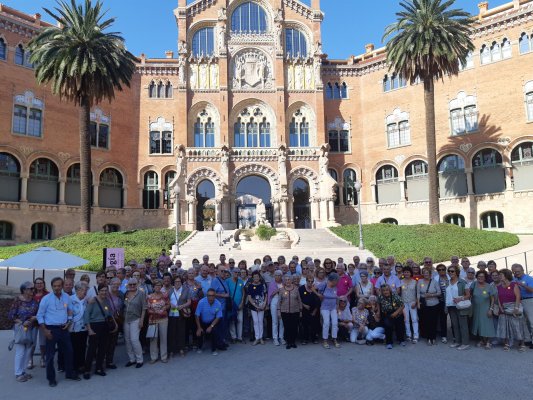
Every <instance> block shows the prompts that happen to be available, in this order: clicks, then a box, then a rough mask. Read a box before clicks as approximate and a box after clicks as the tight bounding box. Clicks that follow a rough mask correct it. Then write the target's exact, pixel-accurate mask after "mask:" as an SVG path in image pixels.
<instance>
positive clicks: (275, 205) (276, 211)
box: [270, 200, 280, 226]
mask: <svg viewBox="0 0 533 400" xmlns="http://www.w3.org/2000/svg"><path fill="white" fill-rule="evenodd" d="M270 202H271V203H272V207H273V209H274V226H277V225H278V224H279V222H280V215H279V213H280V209H279V202H278V201H277V200H271V201H270Z"/></svg>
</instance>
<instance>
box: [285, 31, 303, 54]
mask: <svg viewBox="0 0 533 400" xmlns="http://www.w3.org/2000/svg"><path fill="white" fill-rule="evenodd" d="M285 54H286V55H288V56H289V57H291V58H299V57H304V58H305V57H307V55H308V53H307V39H306V38H305V35H304V33H303V32H302V31H300V30H298V29H294V28H287V29H285Z"/></svg>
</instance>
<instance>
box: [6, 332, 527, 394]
mask: <svg viewBox="0 0 533 400" xmlns="http://www.w3.org/2000/svg"><path fill="white" fill-rule="evenodd" d="M10 338H11V331H1V332H0V343H1V345H0V357H1V359H2V360H3V362H2V364H1V365H0V385H1V388H2V396H1V397H2V398H3V399H9V400H18V399H32V398H33V399H35V398H39V399H45V400H47V399H54V400H63V399H65V400H72V399H76V400H100V399H102V400H106V399H135V400H144V399H152V398H155V397H157V398H159V399H161V398H165V397H166V396H172V398H180V399H186V400H196V399H198V400H206V399H213V400H216V399H224V400H225V399H232V400H239V399H246V400H249V399H250V398H255V399H256V400H267V399H268V400H269V399H276V400H279V399H306V400H325V399H328V400H343V399H358V400H360V399H361V400H362V399H365V400H374V399H376V400H378V399H387V400H400V399H414V398H419V399H431V400H439V399H443V400H453V399H474V400H475V399H480V400H491V399H498V400H499V399H512V400H522V399H524V400H525V399H530V398H531V397H530V392H531V390H530V389H531V387H532V385H533V373H532V372H533V362H532V361H533V350H528V351H527V352H526V353H525V354H520V353H518V351H516V350H514V349H513V350H512V351H511V352H509V353H504V352H503V350H502V349H501V347H496V348H494V349H492V350H490V351H487V350H482V349H477V348H471V349H470V350H467V351H464V352H459V351H457V350H452V349H450V348H449V347H448V346H447V345H442V344H439V345H438V346H435V347H428V346H427V345H426V344H424V343H422V342H421V343H418V344H416V345H408V346H407V347H406V348H400V347H399V346H397V347H395V348H394V349H392V350H386V349H385V347H384V346H381V345H375V346H373V347H369V346H358V345H355V344H349V343H343V345H342V347H341V348H340V349H334V348H332V349H330V350H325V349H323V348H322V347H321V346H320V345H307V346H298V348H297V349H291V350H286V349H285V348H284V347H282V346H280V347H274V346H273V345H272V342H270V341H267V342H266V344H265V345H264V346H261V345H259V346H255V347H252V346H250V345H249V344H244V345H242V344H241V345H233V346H231V347H230V349H229V350H228V351H227V352H220V354H219V355H218V356H217V357H213V356H212V355H211V353H210V352H204V353H203V354H201V355H198V354H196V353H190V354H188V355H187V356H186V357H185V358H173V359H171V361H170V362H169V363H168V364H161V363H156V364H154V365H149V364H148V363H147V362H146V363H145V365H144V367H143V368H141V369H134V368H124V367H123V366H124V364H125V362H126V361H127V360H126V358H125V348H124V346H123V345H121V346H118V347H117V351H116V356H117V364H118V365H119V368H118V369H117V370H114V371H108V372H109V373H108V376H107V377H100V376H92V377H91V379H90V380H88V381H85V380H83V381H81V382H71V381H65V380H64V379H63V377H62V376H61V375H62V374H60V375H59V376H58V377H59V379H58V386H57V387H56V388H50V387H48V382H47V381H46V379H45V370H44V369H41V368H39V367H36V368H35V369H34V370H33V372H32V374H33V379H32V380H31V381H28V382H26V383H18V382H16V381H15V378H14V376H13V356H14V354H13V353H10V352H8V350H7V344H8V341H9V340H10ZM36 360H38V359H37V357H36ZM145 360H148V356H145Z"/></svg>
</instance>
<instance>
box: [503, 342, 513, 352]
mask: <svg viewBox="0 0 533 400" xmlns="http://www.w3.org/2000/svg"><path fill="white" fill-rule="evenodd" d="M509 350H511V346H509V345H508V344H504V345H503V351H509Z"/></svg>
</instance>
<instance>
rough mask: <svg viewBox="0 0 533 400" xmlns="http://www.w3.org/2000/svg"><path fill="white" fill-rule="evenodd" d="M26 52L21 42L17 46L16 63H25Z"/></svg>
mask: <svg viewBox="0 0 533 400" xmlns="http://www.w3.org/2000/svg"><path fill="white" fill-rule="evenodd" d="M24 54H25V51H24V47H22V45H21V44H19V45H18V46H17V47H15V64H17V65H24V59H25V56H24Z"/></svg>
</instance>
